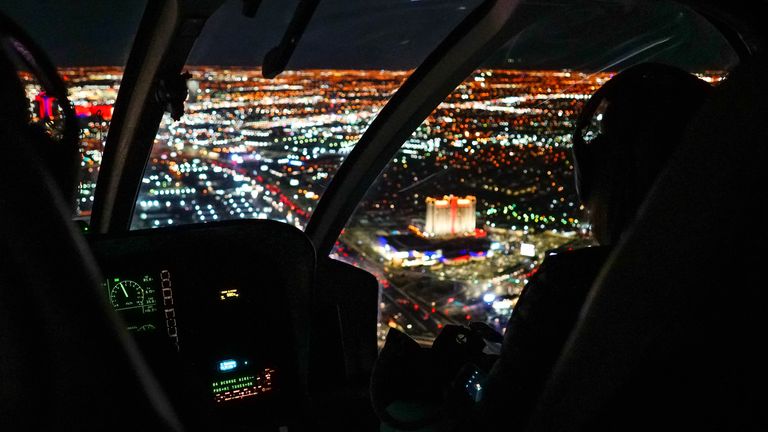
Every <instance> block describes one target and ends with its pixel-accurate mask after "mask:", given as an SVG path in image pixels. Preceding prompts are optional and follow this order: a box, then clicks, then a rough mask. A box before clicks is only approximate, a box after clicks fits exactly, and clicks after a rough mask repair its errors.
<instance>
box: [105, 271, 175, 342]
mask: <svg viewBox="0 0 768 432" xmlns="http://www.w3.org/2000/svg"><path fill="white" fill-rule="evenodd" d="M158 276H160V274H159V273H158V275H157V276H155V275H153V274H149V273H148V274H141V275H135V276H134V275H131V276H129V277H110V278H108V279H107V280H105V281H104V283H103V284H102V285H103V286H104V289H105V290H106V294H107V299H109V302H110V303H111V304H112V307H113V308H114V309H115V311H116V312H117V313H118V314H119V315H120V316H121V317H122V319H123V321H124V322H125V324H126V329H127V330H129V331H132V332H149V331H156V330H158V329H163V328H165V323H164V320H163V313H162V312H161V308H162V306H163V297H162V295H161V290H162V287H161V285H160V280H159V279H160V278H159V277H158Z"/></svg>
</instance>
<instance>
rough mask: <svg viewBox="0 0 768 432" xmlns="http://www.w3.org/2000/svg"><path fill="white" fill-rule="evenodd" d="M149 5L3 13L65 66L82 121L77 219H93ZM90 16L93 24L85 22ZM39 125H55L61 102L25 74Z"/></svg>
mask: <svg viewBox="0 0 768 432" xmlns="http://www.w3.org/2000/svg"><path fill="white" fill-rule="evenodd" d="M145 4H146V0H122V1H103V0H71V1H66V2H24V1H19V2H12V3H11V4H7V5H3V7H2V10H3V12H5V13H6V14H8V15H9V16H10V17H11V18H12V19H13V20H14V21H16V22H17V23H18V24H19V25H20V26H21V27H22V28H23V29H24V30H25V31H27V32H28V33H29V35H30V36H31V37H32V39H33V40H34V41H35V42H36V43H37V44H38V45H40V47H41V48H42V49H43V51H45V52H46V53H47V54H48V55H49V56H50V57H51V60H52V61H53V63H54V64H55V65H57V66H58V67H59V73H60V74H61V75H62V78H63V79H64V82H65V84H66V85H67V88H68V90H69V99H70V101H71V102H72V103H73V104H74V106H75V113H76V115H77V117H78V119H79V121H80V127H81V131H82V132H81V140H80V154H81V161H80V181H79V185H78V194H77V196H76V200H77V205H76V209H75V215H74V216H75V218H78V219H84V220H88V219H89V218H90V214H91V207H92V205H93V192H94V190H95V188H96V180H97V177H98V173H99V167H100V165H101V154H102V151H103V150H104V141H105V139H106V135H107V131H108V129H109V122H110V120H111V119H112V106H113V104H114V103H115V99H116V98H117V91H118V89H119V86H120V80H121V78H122V74H123V66H124V65H125V63H126V61H127V59H128V53H129V51H130V49H131V44H132V42H133V37H134V35H135V33H136V30H137V29H138V26H139V21H140V19H141V15H142V13H143V11H144V6H145ZM84 16H87V19H86V18H84ZM21 78H22V79H23V81H24V83H25V85H26V92H27V97H28V98H29V100H30V110H31V112H32V115H33V120H35V121H40V122H48V121H50V120H54V121H55V118H53V119H52V118H51V117H55V110H52V106H54V105H55V101H54V100H52V98H50V97H48V96H47V95H45V94H44V93H43V92H42V91H41V88H40V86H39V84H38V83H37V82H35V81H34V80H33V78H32V76H30V75H29V74H26V73H22V75H21Z"/></svg>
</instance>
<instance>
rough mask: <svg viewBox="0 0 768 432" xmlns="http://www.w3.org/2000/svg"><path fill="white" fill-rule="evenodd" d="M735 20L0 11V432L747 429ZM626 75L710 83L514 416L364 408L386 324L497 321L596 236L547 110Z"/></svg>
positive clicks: (377, 0) (750, 25) (482, 11)
mask: <svg viewBox="0 0 768 432" xmlns="http://www.w3.org/2000/svg"><path fill="white" fill-rule="evenodd" d="M765 7H766V4H765V3H764V2H762V1H757V2H751V3H750V2H733V3H730V2H721V1H715V0H712V1H704V2H688V1H682V0H681V1H673V0H655V1H641V0H629V1H623V0H621V1H620V0H608V1H600V2H595V1H586V0H567V1H556V0H537V1H533V0H530V1H529V0H444V1H438V0H408V1H406V0H372V1H368V0H366V1H364V2H351V1H343V0H291V1H273V0H130V1H119V2H111V1H94V0H75V1H68V2H50V1H40V2H36V1H33V2H11V1H3V2H2V3H0V143H2V145H3V146H4V147H5V149H4V151H3V155H4V156H5V161H4V163H3V164H2V169H0V233H1V234H0V429H3V430H53V429H64V430H173V431H183V430H201V431H203V430H204V431H262V430H263V431H293V430H326V429H327V430H349V431H369V430H370V431H373V430H387V431H390V430H419V431H426V430H485V429H488V430H499V429H504V428H510V429H519V430H529V431H545V430H546V431H555V430H556V431H565V430H574V431H576V430H595V429H597V430H618V429H621V430H641V429H643V430H647V429H649V428H662V427H664V428H666V427H667V426H670V427H678V428H686V429H688V428H695V429H704V430H731V429H733V430H761V429H763V428H765V427H766V426H768V414H767V413H768V406H767V405H766V404H765V403H766V397H765V394H764V393H765V388H766V387H765V385H768V376H766V375H767V374H766V368H765V364H766V363H765V362H764V360H765V361H768V359H766V358H765V354H761V352H762V344H761V342H760V340H761V337H762V338H764V337H765V336H764V334H763V331H762V329H764V328H766V327H765V321H766V318H768V310H766V305H767V304H768V302H765V301H764V300H768V299H766V298H765V297H766V294H765V292H764V289H763V288H762V286H761V282H759V279H758V278H759V277H760V275H761V273H760V269H761V264H762V263H763V262H764V261H763V260H762V258H763V257H764V255H765V253H764V252H762V249H763V248H762V245H761V244H760V243H761V240H765V239H766V230H765V227H763V226H762V224H761V221H762V218H761V217H760V216H761V214H764V210H760V209H761V208H762V207H761V204H762V203H761V199H762V195H761V194H760V193H759V192H760V191H761V190H762V187H763V185H764V184H765V182H764V180H765V174H766V172H768V171H766V170H765V168H764V167H763V166H762V164H764V160H765V158H764V156H765V146H764V145H763V144H764V142H765V138H768V137H766V136H765V130H763V128H762V127H761V124H762V122H763V118H764V116H763V114H764V111H765V109H766V108H765V101H766V100H768V99H766V97H768V92H766V90H768V89H766V84H765V80H764V77H765V71H766V63H765V57H764V55H763V52H762V51H761V48H762V43H763V38H764V34H763V33H762V30H761V29H762V28H763V27H764V22H765V19H766V17H767V16H768V15H766V9H765ZM649 62H652V63H661V64H665V65H671V66H674V67H677V68H680V69H682V70H684V71H686V72H689V73H691V74H695V76H697V77H698V78H700V79H701V80H703V81H705V82H707V83H709V84H711V85H712V86H713V87H714V90H713V92H714V93H713V94H714V95H713V97H712V98H711V100H710V101H708V102H707V103H706V105H705V106H704V108H702V110H701V112H700V113H699V114H697V116H695V117H694V119H693V120H692V121H691V123H690V125H689V126H688V127H687V128H686V131H687V132H686V135H685V138H684V140H683V144H682V145H681V148H680V149H678V150H675V153H674V154H673V156H672V158H671V162H670V163H669V164H668V167H667V168H666V169H665V171H663V174H662V175H661V177H660V178H659V179H658V181H657V182H656V183H655V186H654V188H653V189H652V190H651V192H650V194H649V195H648V197H647V198H646V200H645V201H644V204H643V206H642V207H641V210H640V211H639V212H638V214H637V215H636V218H635V221H634V222H633V225H632V227H631V229H630V231H629V232H628V233H627V235H626V236H624V237H622V239H621V241H620V242H619V243H618V245H616V246H615V248H614V249H613V250H612V251H611V255H610V257H609V258H608V261H607V264H606V265H604V266H603V267H602V271H601V272H600V276H599V277H598V279H597V280H596V281H595V283H594V284H593V285H592V288H591V290H590V293H589V296H588V300H587V303H586V304H585V305H584V307H583V308H582V309H581V312H580V314H579V320H578V323H577V325H576V326H575V327H574V328H573V330H572V331H571V333H570V336H569V338H568V341H567V343H566V344H565V345H564V346H563V347H562V350H561V351H560V355H559V357H558V361H557V364H556V367H555V368H554V369H553V370H552V371H551V373H550V374H549V376H548V377H547V381H546V386H545V387H544V391H543V393H542V394H541V396H540V398H538V399H537V400H536V401H535V402H536V403H535V404H533V406H535V408H534V409H533V410H532V411H531V412H530V413H526V415H525V416H519V418H521V419H525V420H524V421H521V422H517V421H516V411H515V407H509V412H490V413H489V412H487V411H483V412H482V415H483V416H486V417H485V418H482V419H480V418H476V417H473V416H477V415H478V414H477V413H476V412H469V411H471V410H472V407H473V406H474V405H473V404H474V403H475V402H478V403H479V402H480V400H481V399H482V391H481V390H482V387H483V386H482V385H481V384H479V383H477V382H476V381H473V380H476V378H477V377H476V374H475V373H474V372H473V373H471V374H470V375H471V376H470V378H469V379H470V381H466V383H465V381H461V382H460V383H459V384H460V385H459V384H456V382H451V383H449V385H450V386H451V387H454V386H459V387H461V386H465V387H466V388H467V389H468V390H467V391H468V392H470V393H467V394H464V393H462V395H463V396H462V397H465V398H467V399H466V401H464V400H462V404H461V405H457V406H460V407H462V409H464V408H467V412H466V413H464V412H450V413H449V414H445V415H446V416H447V417H450V418H451V419H453V418H454V417H455V418H461V420H459V421H457V422H448V423H445V422H443V423H441V422H436V423H435V424H429V423H426V422H419V421H415V422H413V421H402V422H398V421H392V415H393V414H392V412H393V411H390V410H389V409H390V408H391V407H392V406H394V405H389V404H390V402H392V401H391V400H388V401H387V403H386V404H384V405H386V406H379V405H380V401H378V400H377V398H376V397H375V396H374V397H372V395H371V391H372V384H371V380H372V374H373V371H374V368H375V367H376V365H377V358H378V356H379V352H380V350H381V348H382V347H383V346H384V345H385V342H386V343H389V339H388V338H387V334H388V333H397V334H403V335H407V338H408V340H409V341H411V342H412V343H413V347H416V348H414V349H417V350H418V349H423V350H427V349H429V347H430V346H433V342H435V341H436V339H437V338H439V337H440V335H441V334H443V332H444V331H446V332H447V330H446V329H448V328H453V329H456V328H467V329H468V328H472V329H475V328H477V327H474V325H475V323H481V324H482V325H483V328H484V329H485V328H487V329H489V331H492V332H495V333H494V334H498V335H499V338H501V336H500V335H501V334H503V333H504V331H505V326H506V325H507V323H508V321H509V316H510V315H511V314H512V313H514V311H515V306H516V304H517V301H518V299H519V298H520V293H521V291H522V289H523V288H524V287H525V285H526V283H527V282H528V281H529V280H530V279H531V278H532V277H533V276H534V275H535V274H536V272H537V271H538V269H539V266H540V264H541V262H542V261H543V260H544V259H545V257H546V256H548V255H549V254H553V253H558V252H560V251H569V250H573V249H575V248H583V247H590V246H592V245H594V244H595V239H594V238H593V236H592V235H591V232H590V223H589V215H588V214H587V211H586V209H585V207H584V206H583V205H581V204H580V203H579V199H578V195H577V191H576V190H575V187H574V166H573V163H572V160H571V157H570V154H571V153H570V152H571V146H572V139H573V137H572V134H573V130H574V127H575V124H576V119H577V116H578V115H579V112H580V110H581V109H582V107H583V105H584V103H585V102H586V101H587V100H588V99H589V98H590V96H591V95H592V94H593V93H594V92H595V91H597V90H598V89H599V88H600V87H601V86H602V85H603V84H605V82H607V81H608V80H610V78H611V77H612V76H614V75H615V74H617V73H618V72H620V71H622V70H625V69H627V68H629V67H631V66H633V65H638V64H642V63H649ZM637 122H638V124H641V123H642V122H643V119H642V118H638V119H637ZM588 133H592V132H588ZM462 337H463V336H462ZM456 341H458V342H457V343H464V341H463V340H461V341H460V340H459V339H458V337H457V339H456ZM411 342H408V343H411ZM501 343H502V342H501V339H499V340H498V344H497V345H500V344H501ZM418 347H421V348H418ZM404 361H406V362H407V361H408V358H407V356H406V357H404ZM446 363H450V361H448V360H446ZM426 367H431V366H426ZM435 367H436V368H437V365H435ZM462 373H463V372H462ZM461 376H462V380H465V379H466V377H464V376H463V375H461ZM403 377H404V378H403V380H410V379H411V377H408V376H407V375H403ZM412 378H413V380H415V381H418V380H419V379H420V377H412ZM457 379H458V378H457ZM469 383H471V386H472V389H471V390H470V384H469ZM465 384H466V385H465ZM446 385H448V384H446ZM475 385H477V387H476V388H475ZM502 385H503V383H502ZM462 391H463V390H462ZM436 394H440V391H437V392H436ZM395 405H396V403H395ZM451 407H454V406H453V405H451ZM429 409H432V408H429ZM441 410H442V411H441ZM417 411H418V410H417ZM448 411H450V410H448ZM454 411H455V410H454ZM459 411H460V410H459ZM445 412H446V411H445V406H443V407H440V408H439V409H437V410H434V411H433V412H432V417H435V416H438V417H439V416H441V415H443V414H442V413H445ZM435 413H438V414H435ZM414 415H415V414H414ZM427 417H429V416H427ZM447 417H446V418H447ZM443 420H444V419H443ZM662 422H666V423H662Z"/></svg>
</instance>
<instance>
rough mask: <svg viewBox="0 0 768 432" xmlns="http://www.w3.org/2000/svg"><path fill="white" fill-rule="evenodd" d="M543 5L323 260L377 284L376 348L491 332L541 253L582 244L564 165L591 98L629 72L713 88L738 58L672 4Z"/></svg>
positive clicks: (414, 145)
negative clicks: (689, 78) (395, 334)
mask: <svg viewBox="0 0 768 432" xmlns="http://www.w3.org/2000/svg"><path fill="white" fill-rule="evenodd" d="M554 3H556V2H551V4H550V3H548V2H529V3H528V4H523V5H521V7H520V9H519V10H518V12H517V13H516V14H517V15H516V19H519V22H518V25H519V27H518V28H519V29H520V31H519V32H518V33H517V34H516V35H515V36H514V37H513V38H512V39H511V40H510V42H509V43H508V44H507V45H506V46H505V47H504V48H503V49H501V50H499V52H497V53H496V54H495V55H494V56H493V57H492V58H490V59H489V60H488V62H487V64H486V65H485V66H483V67H482V68H480V69H478V70H476V71H474V72H473V73H472V74H471V75H470V76H469V77H468V78H467V79H466V80H465V81H464V82H463V83H462V84H461V85H459V86H458V87H457V88H456V89H455V90H454V92H453V93H451V94H450V95H449V96H448V97H447V98H446V100H445V101H444V102H443V103H442V104H440V105H439V106H438V108H437V109H436V110H435V111H434V112H433V113H432V114H431V115H430V116H429V117H428V118H427V119H426V120H425V121H424V123H423V124H422V125H421V126H420V127H419V128H418V129H417V130H416V131H415V132H414V133H413V135H412V136H411V137H410V139H408V140H407V141H406V142H405V143H404V145H403V147H402V148H401V150H400V151H399V152H398V153H397V154H396V155H395V157H394V158H393V159H392V160H391V161H390V163H389V165H388V167H387V168H386V169H385V171H384V172H383V173H382V174H381V176H380V177H379V178H378V180H377V181H376V182H375V184H374V185H373V187H372V188H370V189H369V191H368V193H367V195H366V197H365V198H364V199H363V201H362V202H361V203H360V205H359V207H358V209H357V211H356V213H355V215H354V216H353V217H352V219H351V220H350V222H349V223H348V224H347V226H346V228H345V229H344V232H343V234H342V236H341V237H340V238H339V241H338V242H337V244H336V248H335V250H334V252H333V254H332V256H333V257H334V258H337V259H342V260H344V261H347V262H351V263H352V264H354V265H357V266H359V267H361V268H364V269H365V270H368V271H369V272H371V273H373V274H374V275H376V276H377V278H378V279H379V282H380V289H381V292H382V295H381V299H382V300H381V301H382V302H381V304H380V317H381V319H380V323H379V328H380V336H381V337H382V338H383V337H384V335H385V334H386V330H387V329H388V328H389V327H394V328H398V329H400V330H402V331H405V332H407V333H409V334H411V335H412V336H414V337H416V338H417V339H420V340H424V341H429V340H431V339H432V338H434V337H435V335H436V334H437V333H438V332H439V331H440V329H441V328H442V327H443V326H444V325H446V324H466V323H468V322H470V321H484V322H487V323H488V324H490V325H491V326H493V327H495V328H496V329H497V330H499V331H502V330H503V328H504V326H505V325H506V321H507V319H508V317H509V315H510V312H511V310H512V308H514V306H515V303H516V301H517V298H518V296H519V295H520V292H521V290H522V288H523V286H524V285H525V283H526V282H527V281H528V278H529V277H531V275H533V274H534V273H535V272H536V271H537V267H538V265H539V263H540V262H541V261H542V259H543V258H544V256H545V255H546V254H547V253H559V252H560V251H566V250H568V249H570V248H576V247H582V246H586V245H590V244H591V243H592V239H591V235H590V225H589V223H588V218H587V215H586V214H585V211H584V209H583V207H582V206H581V205H580V204H579V201H578V198H577V196H576V191H575V187H574V179H573V166H572V164H571V157H570V147H571V133H572V131H573V128H574V122H575V119H576V116H577V115H578V113H579V111H580V109H581V107H582V105H583V104H584V102H585V101H586V100H587V99H588V98H589V97H590V95H591V94H592V93H593V92H594V91H595V90H597V89H598V88H599V87H600V86H601V85H602V84H603V83H604V82H606V81H607V80H608V79H609V78H610V77H611V76H612V75H613V74H615V73H616V72H618V71H620V70H623V69H625V68H627V67H629V66H631V65H634V64H637V63H641V62H648V61H655V62H662V63H667V64H672V65H676V66H679V67H682V68H684V69H686V70H689V71H691V72H696V73H698V74H700V76H701V77H703V78H704V79H705V80H708V81H710V82H717V81H719V80H720V79H721V78H722V77H723V76H724V74H725V72H726V71H727V70H728V69H730V68H731V67H732V66H733V65H734V64H735V63H736V60H737V58H736V55H735V54H734V52H733V50H732V48H731V47H730V46H729V45H728V44H727V42H726V41H725V40H724V38H723V37H722V36H721V35H720V34H719V33H718V32H717V30H716V29H715V28H714V27H713V26H712V25H710V24H709V23H708V22H707V21H706V20H704V19H703V18H702V17H701V16H699V15H697V14H695V13H694V12H693V11H691V10H689V9H688V8H685V7H682V6H680V5H676V4H674V3H672V2H652V3H651V4H647V3H645V2H639V3H638V4H633V2H580V4H579V5H578V6H563V5H562V4H560V2H557V3H558V4H557V5H556V4H554ZM638 121H642V119H638Z"/></svg>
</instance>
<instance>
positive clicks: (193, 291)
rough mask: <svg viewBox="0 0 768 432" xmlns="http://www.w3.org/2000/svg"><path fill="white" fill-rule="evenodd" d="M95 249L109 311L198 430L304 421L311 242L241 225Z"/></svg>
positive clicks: (99, 239) (140, 234)
mask: <svg viewBox="0 0 768 432" xmlns="http://www.w3.org/2000/svg"><path fill="white" fill-rule="evenodd" d="M89 242H90V243H91V247H92V250H93V251H94V254H95V255H96V258H97V260H98V261H99V265H100V267H101V269H102V272H103V275H104V279H103V281H102V288H103V290H104V293H105V296H106V298H107V300H108V303H109V305H110V306H111V307H112V308H113V309H114V311H115V312H116V313H117V315H118V316H119V317H120V318H121V320H122V322H123V325H124V326H125V329H126V330H127V331H128V332H129V333H130V334H131V335H132V336H133V338H134V340H135V341H136V343H137V344H138V346H139V348H140V350H141V351H142V354H143V355H144V357H145V358H146V359H147V362H148V363H149V365H150V367H151V368H152V369H153V371H154V373H155V375H156V376H157V377H158V380H159V381H160V383H161V385H162V386H163V387H164V389H165V390H166V393H167V394H168V396H169V399H171V402H172V403H173V404H174V407H175V408H176V409H177V411H179V413H180V416H181V417H182V418H186V419H190V420H189V421H190V423H191V424H190V426H192V428H193V429H198V428H200V425H205V428H206V429H207V430H233V429H235V430H237V429H239V428H242V427H246V426H248V427H251V428H253V427H254V419H260V420H261V421H259V422H256V423H258V424H260V425H261V426H262V427H263V429H258V428H257V429H255V430H273V429H274V428H278V427H280V426H287V425H288V422H290V421H291V420H290V419H296V418H299V417H300V415H297V413H296V412H295V410H296V409H297V407H299V406H303V404H304V402H303V400H304V398H305V397H306V394H307V383H306V376H307V357H308V356H307V352H308V350H309V338H308V335H309V322H310V298H311V287H312V278H313V274H314V265H315V262H314V260H315V256H314V249H313V248H312V246H311V244H310V243H309V241H308V240H307V239H306V236H305V235H304V233H303V232H301V231H298V230H296V229H295V228H293V227H290V226H288V225H285V224H281V223H278V222H273V221H242V222H240V221H238V222H223V223H215V224H206V225H197V226H189V227H179V228H175V229H164V230H162V231H161V230H146V231H134V232H130V233H125V234H119V235H101V236H90V237H89ZM251 430H254V429H251Z"/></svg>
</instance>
